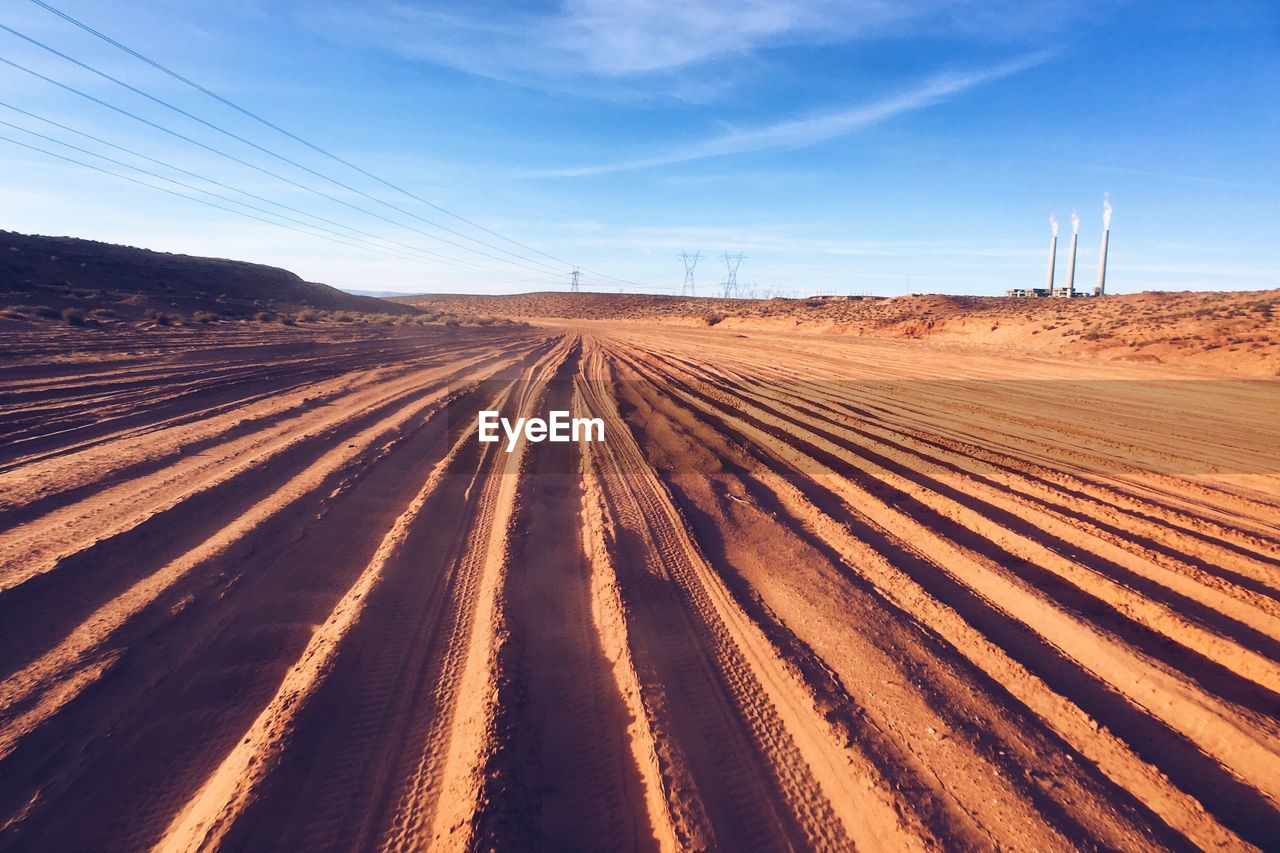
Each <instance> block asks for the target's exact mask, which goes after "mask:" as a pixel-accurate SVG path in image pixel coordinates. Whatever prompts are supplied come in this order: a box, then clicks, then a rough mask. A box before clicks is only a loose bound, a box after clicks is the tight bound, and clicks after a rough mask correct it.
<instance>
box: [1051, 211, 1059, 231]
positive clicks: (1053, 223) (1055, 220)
mask: <svg viewBox="0 0 1280 853" xmlns="http://www.w3.org/2000/svg"><path fill="white" fill-rule="evenodd" d="M1049 227H1050V228H1052V229H1053V236H1055V237H1057V236H1058V217H1056V216H1054V215H1053V214H1052V213H1050V214H1049Z"/></svg>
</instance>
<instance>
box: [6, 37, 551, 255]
mask: <svg viewBox="0 0 1280 853" xmlns="http://www.w3.org/2000/svg"><path fill="white" fill-rule="evenodd" d="M0 30H4V31H6V32H8V33H10V34H12V35H15V36H17V37H18V38H20V39H22V40H23V41H25V42H27V43H29V44H33V45H35V46H36V47H39V48H41V49H42V50H46V51H48V52H49V53H52V54H53V55H54V56H57V57H59V58H61V59H64V60H66V61H67V62H70V63H71V64H73V65H75V66H77V67H79V68H83V69H84V70H85V71H88V72H90V73H92V74H96V75H98V76H99V77H101V78H103V79H104V80H109V81H111V82H112V83H115V84H116V85H117V86H121V87H123V88H125V89H128V90H129V91H130V92H133V93H134V94H136V95H139V96H141V97H143V98H146V99H147V100H149V101H152V102H153V103H156V104H159V105H160V106H162V107H165V108H166V109H169V110H172V111H173V112H176V113H178V114H179V115H182V116H185V117H186V118H189V119H191V120H192V121H194V122H197V123H199V124H202V125H204V126H205V127H207V128H209V129H210V130H214V131H216V132H218V133H221V134H223V135H224V136H227V137H230V138H231V139H234V140H236V141H237V142H240V143H243V144H244V145H248V146H249V147H250V148H253V149H255V150H257V151H260V152H262V153H263V154H266V155H267V156H269V157H274V158H276V159H277V160H279V161H281V162H282V163H287V164H289V165H290V166H293V167H294V168H297V169H301V170H302V171H304V172H306V173H307V174H309V175H312V176H314V177H317V178H319V179H320V180H322V181H328V182H329V183H331V184H333V185H334V186H337V187H341V188H342V189H344V190H347V191H348V192H352V193H355V194H356V195H359V196H361V197H363V198H367V199H369V200H370V201H373V202H375V203H377V204H381V205H383V206H385V207H388V208H390V209H391V210H394V211H396V212H398V213H400V214H403V215H404V216H408V217H410V218H412V219H416V220H418V221H419V222H423V223H425V224H427V225H430V226H431V227H432V228H439V229H440V230H441V231H445V232H447V233H449V234H453V235H454V236H456V237H460V238H461V239H463V240H470V241H471V242H473V243H476V244H478V245H480V246H484V247H486V248H489V249H493V250H494V251H495V252H502V253H503V254H505V255H511V256H512V257H514V258H520V259H521V260H523V261H526V262H527V263H531V264H537V265H539V266H541V267H546V268H547V269H548V270H550V271H554V270H555V268H554V267H551V266H550V265H548V264H546V263H545V262H544V261H539V260H535V259H533V258H526V257H524V256H522V255H520V254H519V253H517V252H512V251H511V250H509V249H503V248H502V247H500V246H494V245H493V244H491V243H486V242H485V241H484V240H480V239H477V238H475V237H472V236H470V235H469V234H464V233H462V232H461V231H458V230H456V229H453V228H450V227H448V226H447V225H441V224H440V223H438V222H434V221H432V220H430V219H426V218H425V217H422V216H419V215H418V214H416V213H413V212H412V211H409V210H405V209H404V208H402V207H399V206H397V205H394V204H392V203H390V202H388V201H384V200H382V199H380V198H378V197H377V196H374V195H372V194H370V193H367V192H365V191H364V190H361V189H358V188H356V187H353V186H351V185H350V184H346V183H344V182H342V181H339V180H337V179H336V178H333V177H331V176H329V175H326V174H324V173H323V172H318V171H316V170H315V169H312V168H310V167H308V166H304V165H303V164H301V163H299V162H297V161H296V160H293V159H291V158H289V157H286V156H284V155H283V154H279V153H277V152H275V151H272V150H271V149H269V148H266V147H265V146H262V145H259V144H258V143H256V142H253V141H252V140H249V139H245V138H244V137H243V136H240V135H239V134H236V133H233V132H232V131H230V130H227V129H226V128H223V127H220V126H219V125H217V124H214V123H213V122H210V121H206V120H205V119H203V118H200V116H197V115H195V114H193V113H190V112H188V111H187V110H184V109H182V108H181V107H178V106H175V105H174V104H171V103H169V102H168V101H166V100H164V99H163V98H157V97H156V96H155V95H152V94H150V93H148V92H145V91H143V90H142V89H139V88H138V87H136V86H133V85H130V84H129V83H126V82H124V81H123V80H121V79H119V78H118V77H113V76H112V75H110V74H108V73H106V72H105V71H102V70H100V69H98V68H95V67H93V66H92V65H89V64H88V63H86V62H81V61H80V60H78V59H76V58H75V57H73V56H69V55H68V54H66V53H63V52H62V51H60V50H58V49H57V48H55V47H51V46H50V45H47V44H45V43H44V42H42V41H40V40H39V39H35V38H32V37H31V36H28V35H26V34H24V33H21V32H18V31H17V30H15V29H13V28H12V27H10V26H7V25H5V24H0ZM423 233H424V234H425V233H426V232H423ZM429 236H432V237H433V238H434V239H437V240H443V238H441V237H436V236H435V235H429ZM444 242H451V241H444ZM452 245H455V246H457V245H459V244H457V243H452ZM459 247H460V248H464V249H468V250H470V251H475V252H478V253H480V254H487V253H484V252H479V250H478V249H473V248H471V247H469V246H459ZM489 257H493V256H492V255H490V256H489ZM499 260H505V259H499Z"/></svg>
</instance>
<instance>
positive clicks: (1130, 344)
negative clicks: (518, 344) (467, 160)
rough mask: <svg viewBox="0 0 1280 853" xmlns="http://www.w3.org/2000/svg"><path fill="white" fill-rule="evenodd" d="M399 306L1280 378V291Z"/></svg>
mask: <svg viewBox="0 0 1280 853" xmlns="http://www.w3.org/2000/svg"><path fill="white" fill-rule="evenodd" d="M397 301H400V302H405V303H409V304H412V305H416V306H417V307H419V308H421V309H423V310H426V311H444V312H448V313H450V314H453V315H456V316H460V317H468V316H472V317H477V316H498V317H510V318H534V319H537V318H547V319H577V320H601V321H609V320H623V321H641V322H646V321H647V322H658V323H672V324H678V325H693V326H703V327H706V326H715V327H717V328H720V329H724V330H732V331H734V332H737V333H743V332H750V331H769V330H797V329H803V330H808V331H813V332H822V333H827V334H837V335H864V336H869V337H879V338H927V339H930V340H934V341H938V342H950V343H962V344H977V345H980V346H985V347H994V348H998V349H1008V350H1010V351H1017V352H1024V353H1026V352H1039V353H1051V354H1055V355H1076V356H1085V357H1090V358H1101V359H1106V360H1119V361H1147V362H1155V363H1178V364H1187V365H1203V366H1206V367H1213V368H1214V369H1218V370H1229V371H1235V372H1239V373H1246V374H1250V375H1254V376H1277V375H1280V290H1259V291H1232V292H1194V291H1187V292H1176V293H1159V292H1150V293H1134V294H1126V295H1122V296H1108V297H1106V298H1103V299H1092V298H1086V299H1005V298H1003V297H993V296H942V295H919V296H900V297H894V298H889V299H883V298H859V297H846V296H813V297H809V298H807V299H716V298H711V299H692V298H688V297H683V296H645V295H639V294H612V293H566V292H563V291H561V292H551V293H522V294H515V295H511V296H456V295H445V294H435V295H422V296H412V297H405V298H403V299H398V300H397Z"/></svg>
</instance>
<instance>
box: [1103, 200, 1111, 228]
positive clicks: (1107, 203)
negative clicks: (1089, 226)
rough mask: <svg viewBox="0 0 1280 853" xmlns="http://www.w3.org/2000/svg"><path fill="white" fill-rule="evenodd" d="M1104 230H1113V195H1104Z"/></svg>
mask: <svg viewBox="0 0 1280 853" xmlns="http://www.w3.org/2000/svg"><path fill="white" fill-rule="evenodd" d="M1102 230H1103V231H1110V230H1111V193H1103V194H1102Z"/></svg>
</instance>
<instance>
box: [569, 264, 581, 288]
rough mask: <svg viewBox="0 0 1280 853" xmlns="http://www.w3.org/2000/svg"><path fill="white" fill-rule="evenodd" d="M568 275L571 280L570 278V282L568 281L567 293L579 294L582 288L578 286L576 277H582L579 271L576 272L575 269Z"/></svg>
mask: <svg viewBox="0 0 1280 853" xmlns="http://www.w3.org/2000/svg"><path fill="white" fill-rule="evenodd" d="M569 275H570V276H571V278H570V280H569V292H570V293H581V292H582V286H581V285H580V284H578V276H580V275H582V272H581V270H577V269H575V270H574V271H573V272H571V273H570V274H569Z"/></svg>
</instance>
